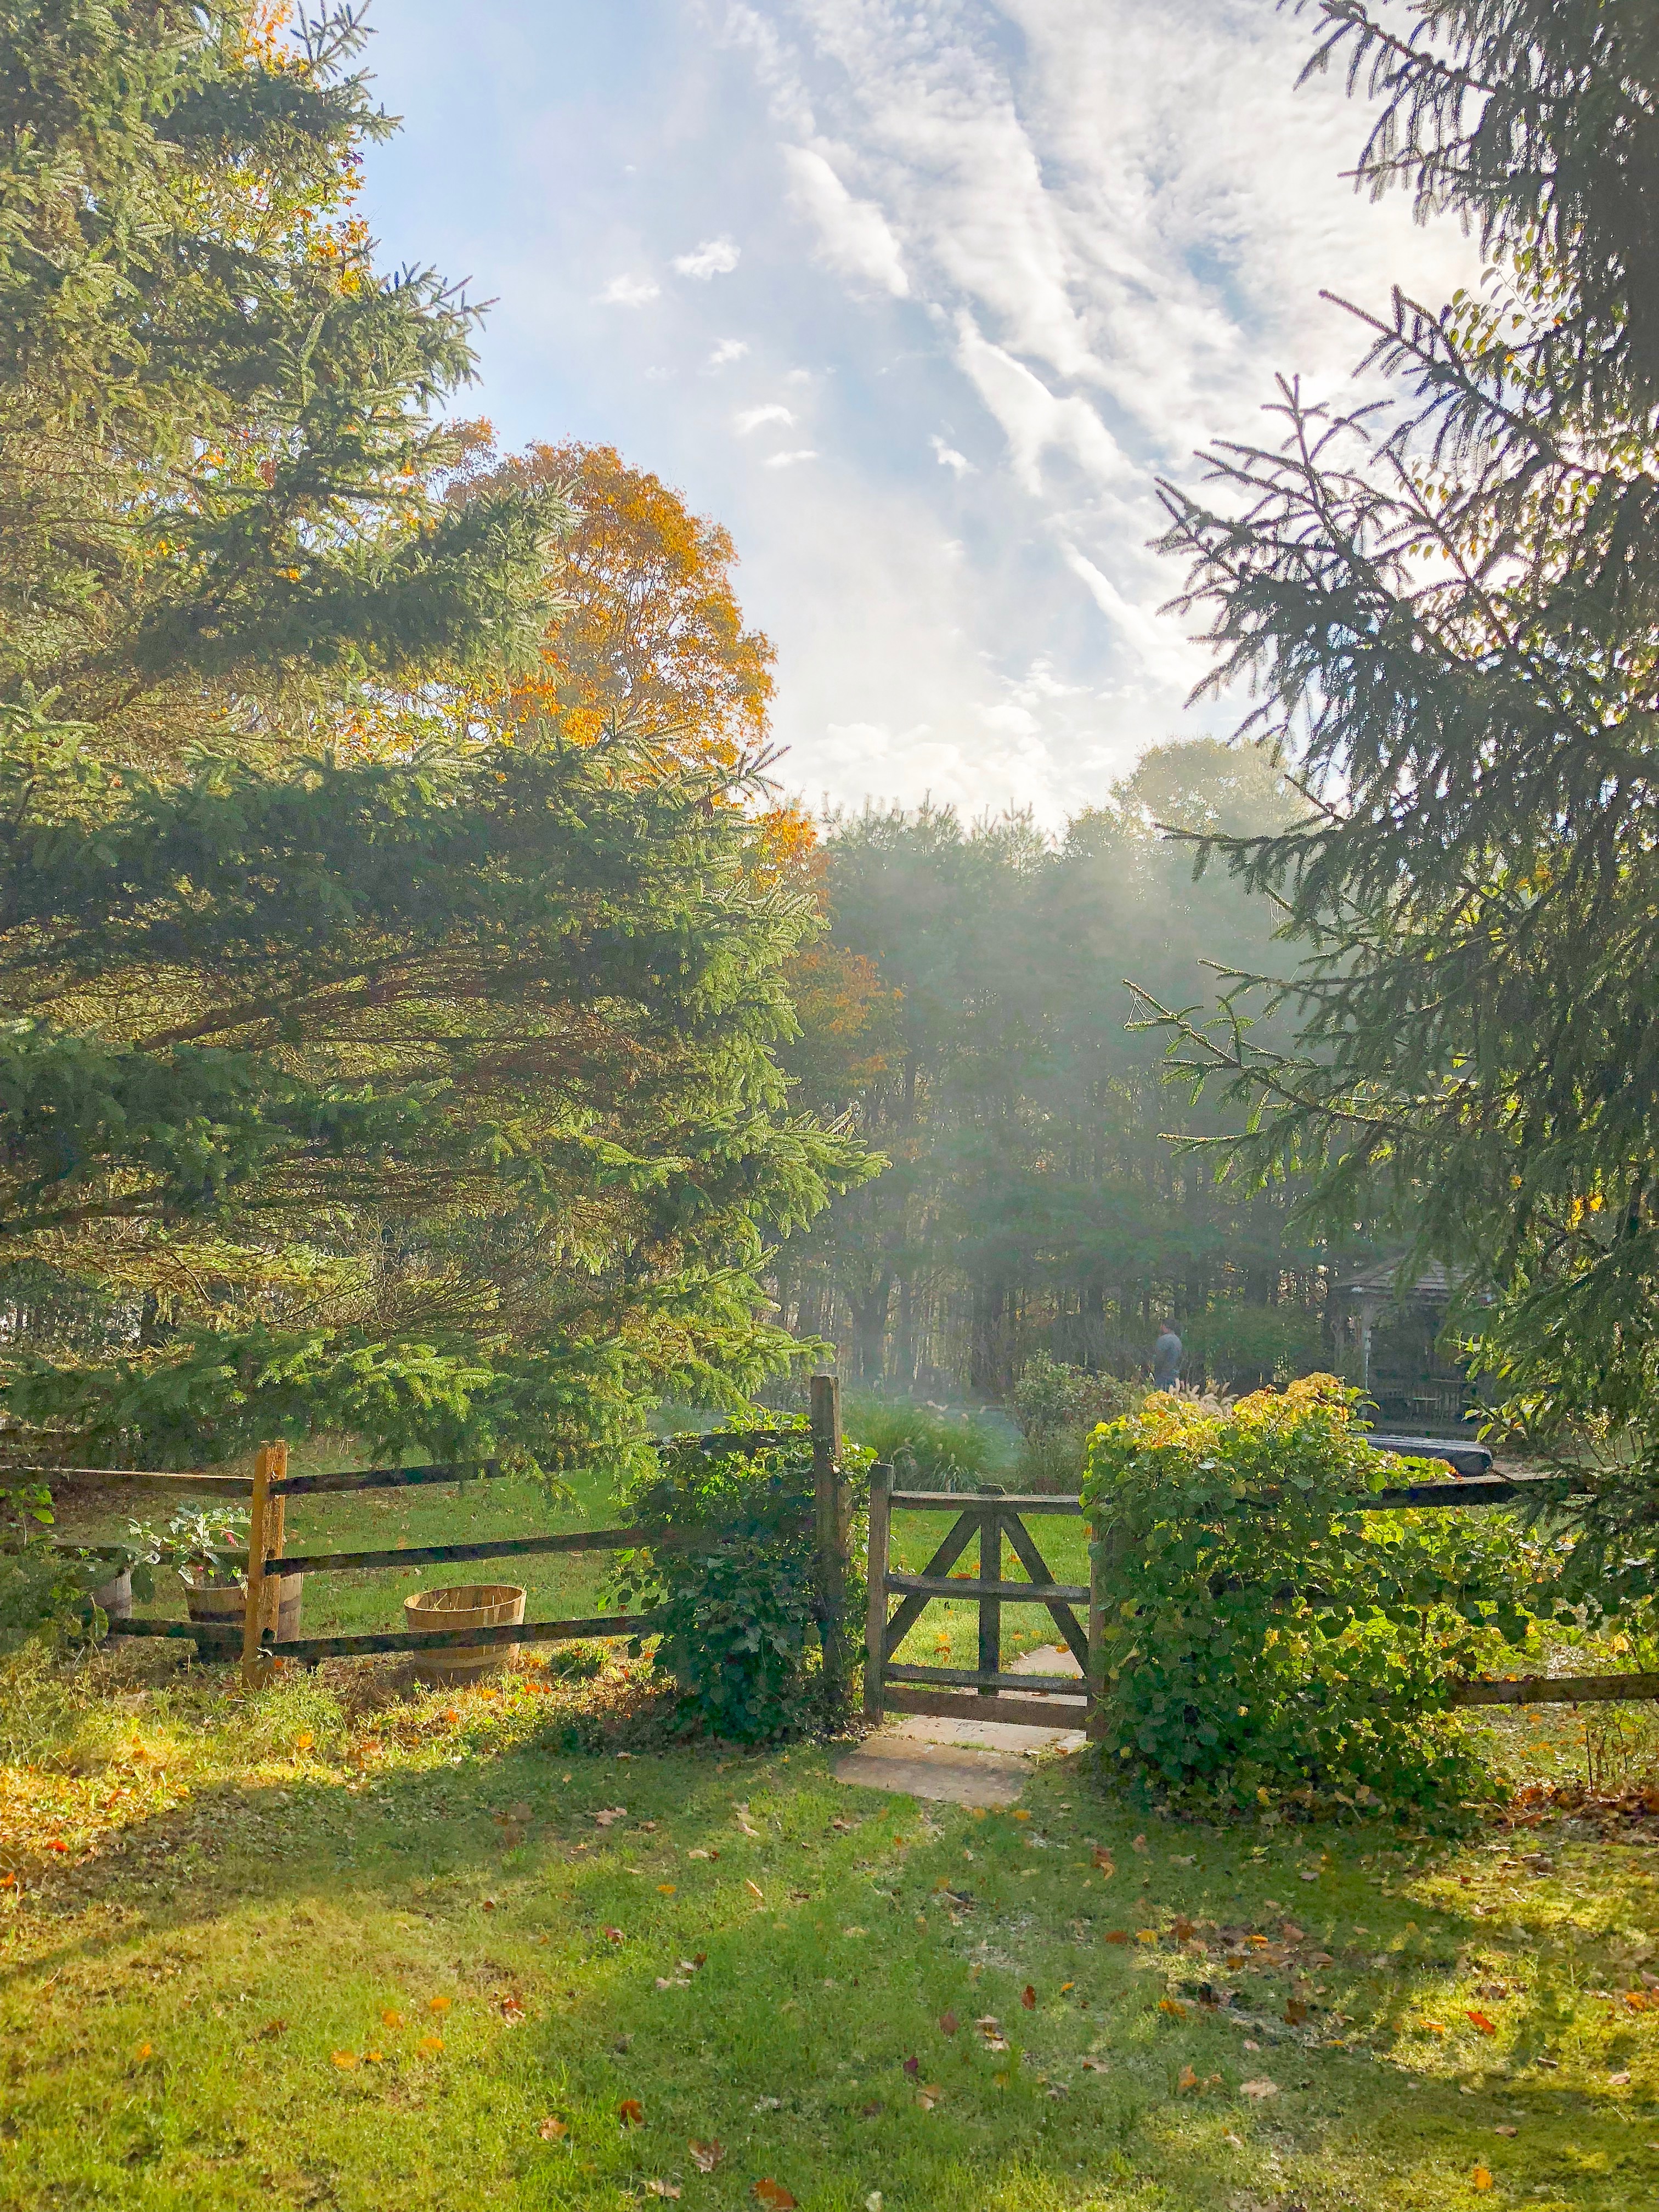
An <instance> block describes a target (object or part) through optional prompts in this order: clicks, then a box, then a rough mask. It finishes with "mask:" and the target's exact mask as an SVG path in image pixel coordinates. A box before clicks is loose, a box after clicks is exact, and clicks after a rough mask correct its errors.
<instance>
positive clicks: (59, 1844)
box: [46, 1836, 69, 1851]
mask: <svg viewBox="0 0 1659 2212" xmlns="http://www.w3.org/2000/svg"><path fill="white" fill-rule="evenodd" d="M46 1849H47V1850H49V1851H67V1850H68V1849H69V1845H68V1844H66V1843H65V1842H64V1839H63V1838H62V1837H61V1836H52V1837H51V1838H48V1840H47V1844H46Z"/></svg>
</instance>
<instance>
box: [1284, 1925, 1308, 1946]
mask: <svg viewBox="0 0 1659 2212" xmlns="http://www.w3.org/2000/svg"><path fill="white" fill-rule="evenodd" d="M1279 1933H1280V1935H1281V1936H1283V1937H1284V1938H1285V1942H1287V1943H1304V1942H1306V1941H1307V1935H1306V1931H1305V1930H1304V1929H1300V1928H1298V1927H1297V1924H1296V1923H1295V1921H1294V1920H1285V1921H1281V1922H1280V1923H1279Z"/></svg>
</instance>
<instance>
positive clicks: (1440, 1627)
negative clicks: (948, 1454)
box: [1083, 1376, 1659, 1810]
mask: <svg viewBox="0 0 1659 2212" xmlns="http://www.w3.org/2000/svg"><path fill="white" fill-rule="evenodd" d="M1356 1398H1357V1394H1356V1393H1353V1392H1351V1391H1349V1390H1347V1389H1345V1388H1344V1386H1343V1385H1341V1384H1340V1383H1337V1382H1336V1381H1335V1380H1334V1378H1333V1377H1331V1376H1309V1377H1307V1378H1306V1379H1305V1380H1304V1381H1303V1382H1300V1383H1292V1384H1291V1386H1290V1387H1289V1388H1288V1389H1286V1390H1285V1391H1284V1392H1283V1393H1278V1392H1273V1391H1259V1392H1257V1393H1255V1394H1254V1395H1252V1396H1250V1397H1249V1398H1245V1399H1243V1400H1241V1401H1239V1403H1238V1404H1237V1406H1236V1407H1232V1408H1231V1409H1230V1410H1229V1411H1227V1412H1225V1413H1222V1414H1220V1415H1206V1414H1204V1413H1200V1412H1199V1411H1198V1410H1197V1409H1196V1408H1195V1407H1194V1406H1193V1405H1192V1404H1191V1403H1190V1402H1189V1401H1182V1400H1178V1399H1176V1398H1174V1397H1171V1396H1165V1395H1158V1396H1154V1397H1152V1399H1149V1400H1148V1401H1147V1402H1146V1406H1145V1407H1143V1409H1142V1410H1141V1411H1140V1412H1139V1413H1137V1414H1135V1415H1132V1416H1130V1417H1127V1418H1126V1419H1122V1420H1119V1421H1115V1422H1112V1423H1110V1424H1109V1425H1105V1426H1104V1427H1103V1428H1101V1429H1098V1430H1097V1431H1096V1433H1095V1436H1094V1437H1093V1439H1092V1440H1091V1446H1090V1454H1089V1466H1088V1473H1087V1476H1086V1479H1085V1488H1084V1493H1083V1497H1084V1505H1085V1510H1086V1512H1087V1513H1088V1515H1089V1516H1090V1520H1091V1536H1092V1544H1091V1559H1092V1569H1091V1582H1092V1585H1093V1589H1094V1604H1093V1607H1092V1608H1091V1646H1092V1647H1093V1649H1094V1650H1096V1651H1097V1653H1098V1655H1099V1657H1098V1661H1097V1664H1098V1667H1099V1670H1100V1680H1099V1689H1098V1692H1097V1699H1096V1702H1095V1708H1094V1715H1093V1727H1092V1730H1091V1732H1092V1733H1093V1734H1094V1735H1095V1736H1096V1737H1097V1740H1098V1741H1100V1742H1101V1743H1102V1745H1103V1748H1104V1750H1105V1752H1106V1753H1107V1755H1108V1756H1109V1757H1110V1758H1112V1759H1115V1761H1117V1762H1118V1763H1120V1765H1121V1766H1122V1767H1123V1768H1125V1769H1126V1770H1133V1771H1134V1772H1135V1774H1136V1775H1137V1776H1138V1777H1139V1779H1140V1781H1141V1783H1142V1784H1143V1785H1144V1786H1148V1787H1151V1788H1152V1789H1154V1790H1168V1791H1170V1792H1174V1793H1177V1794H1181V1795H1184V1796H1189V1797H1191V1798H1194V1799H1195V1800H1197V1801H1199V1802H1213V1803H1216V1804H1220V1805H1229V1804H1230V1805H1233V1806H1243V1805H1246V1804H1249V1803H1252V1802H1257V1801H1259V1800H1261V1799H1265V1798H1267V1797H1268V1796H1272V1795H1273V1794H1275V1793H1278V1794H1283V1793H1285V1792H1289V1793H1291V1794H1297V1793H1300V1794H1302V1795H1304V1796H1313V1797H1328V1798H1333V1799H1335V1800H1338V1801H1340V1802H1351V1803H1356V1804H1361V1805H1364V1804H1367V1803H1374V1802H1379V1801H1380V1802H1393V1803H1412V1804H1415V1805H1417V1806H1418V1807H1419V1808H1423V1809H1425V1810H1432V1809H1434V1808H1437V1807H1443V1806H1444V1805H1446V1804H1447V1803H1454V1804H1455V1803H1462V1802H1468V1800H1470V1799H1471V1798H1474V1797H1479V1796H1489V1795H1490V1794H1492V1791H1493V1790H1494V1789H1495V1788H1496V1786H1497V1785H1496V1784H1495V1783H1494V1781H1493V1780H1492V1778H1491V1777H1490V1775H1489V1774H1487V1772H1486V1770H1485V1769H1484V1768H1483V1767H1482V1766H1481V1765H1480V1763H1479V1762H1478V1760H1477V1759H1475V1757H1474V1750H1473V1747H1472V1746H1471V1745H1470V1744H1469V1742H1468V1739H1467V1738H1466V1736H1465V1735H1463V1733H1462V1730H1461V1729H1458V1728H1457V1727H1456V1726H1455V1724H1454V1723H1452V1721H1451V1718H1450V1716H1451V1715H1452V1713H1453V1711H1455V1709H1456V1708H1457V1707H1460V1706H1466V1705H1498V1704H1531V1703H1541V1702H1545V1701H1559V1702H1571V1703H1577V1702H1581V1701H1586V1700H1589V1699H1598V1698H1604V1697H1652V1696H1655V1695H1659V1679H1656V1678H1655V1677H1653V1676H1650V1675H1630V1676H1624V1677H1620V1676H1613V1677H1606V1676H1577V1677H1565V1678H1552V1677H1547V1676H1534V1677H1531V1678H1529V1679H1525V1680H1515V1679H1510V1680H1492V1679H1489V1678H1485V1677H1486V1669H1488V1668H1492V1666H1493V1665H1494V1664H1495V1663H1497V1662H1499V1661H1500V1660H1501V1658H1502V1656H1503V1655H1504V1653H1505V1651H1506V1650H1511V1649H1513V1648H1514V1647H1516V1645H1518V1644H1522V1643H1523V1642H1524V1641H1525V1640H1526V1638H1528V1635H1529V1634H1530V1633H1531V1632H1532V1630H1533V1628H1534V1626H1535V1625H1537V1624H1538V1623H1540V1622H1542V1621H1547V1620H1554V1619H1559V1618H1563V1617H1564V1615H1563V1614H1562V1612H1561V1609H1560V1607H1559V1605H1558V1602H1557V1599H1556V1595H1555V1589H1554V1579H1553V1570H1552V1565H1551V1560H1550V1555H1549V1553H1548V1550H1547V1547H1546V1546H1545V1545H1544V1544H1542V1543H1541V1542H1539V1541H1534V1540H1533V1539H1532V1538H1530V1537H1528V1536H1527V1535H1525V1534H1522V1532H1520V1531H1518V1530H1517V1529H1516V1528H1515V1527H1514V1526H1513V1525H1512V1524H1510V1523H1507V1522H1498V1523H1497V1524H1485V1525H1483V1524H1482V1522H1480V1521H1474V1520H1470V1519H1468V1518H1466V1517H1465V1516H1462V1514H1460V1515H1458V1516H1456V1518H1455V1520H1453V1519H1449V1518H1448V1519H1442V1518H1441V1517H1440V1515H1439V1513H1438V1512H1437V1514H1436V1518H1435V1519H1434V1520H1433V1521H1429V1520H1427V1519H1425V1518H1424V1517H1422V1516H1421V1514H1420V1513H1419V1512H1418V1511H1413V1510H1401V1509H1411V1508H1429V1509H1442V1508H1444V1507H1446V1506H1448V1505H1457V1506H1463V1505H1469V1504H1478V1503H1484V1504H1506V1503H1510V1502H1512V1501H1514V1500H1515V1499H1516V1498H1521V1497H1524V1496H1525V1495H1527V1494H1528V1492H1542V1493H1544V1494H1546V1495H1547V1494H1550V1493H1558V1494H1559V1491H1560V1489H1561V1487H1562V1486H1561V1484H1560V1483H1559V1480H1553V1479H1549V1478H1546V1479H1544V1480H1542V1481H1541V1482H1539V1483H1536V1484H1533V1483H1526V1482H1518V1481H1515V1480H1504V1479H1499V1478H1490V1477H1488V1478H1477V1479H1474V1480H1466V1481H1451V1482H1447V1481H1444V1480H1424V1481H1418V1482H1408V1483H1407V1484H1404V1485H1401V1484H1400V1483H1399V1481H1398V1473H1399V1469H1400V1467H1401V1462H1400V1461H1399V1460H1398V1459H1390V1458H1389V1457H1386V1456H1385V1455H1383V1453H1381V1452H1379V1451H1377V1450H1376V1449H1373V1448H1372V1446H1371V1445H1370V1443H1369V1442H1368V1441H1367V1439H1366V1436H1365V1432H1364V1430H1363V1429H1361V1428H1360V1427H1359V1426H1358V1422H1357V1419H1356V1410H1355V1408H1356ZM1410 1464H1411V1463H1410V1462H1407V1467H1408V1468H1409V1466H1410ZM1425 1473H1426V1470H1425ZM1391 1475H1392V1476H1393V1477H1394V1480H1393V1481H1390V1476H1391Z"/></svg>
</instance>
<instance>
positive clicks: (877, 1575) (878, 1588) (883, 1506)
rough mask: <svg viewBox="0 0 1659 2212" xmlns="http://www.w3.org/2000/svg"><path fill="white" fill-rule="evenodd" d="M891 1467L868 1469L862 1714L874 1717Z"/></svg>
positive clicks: (882, 1639)
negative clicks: (867, 1583) (867, 1579)
mask: <svg viewBox="0 0 1659 2212" xmlns="http://www.w3.org/2000/svg"><path fill="white" fill-rule="evenodd" d="M892 1487H893V1470H892V1468H890V1467H885V1466H884V1465H882V1464H881V1462H879V1461H878V1462H877V1464H876V1465H875V1466H874V1467H872V1468H871V1470H870V1564H869V1575H870V1595H869V1601H868V1603H867V1605H866V1608H865V1615H864V1717H865V1718H866V1720H870V1721H878V1720H879V1719H880V1718H881V1717H882V1714H883V1713H884V1711H885V1710H886V1705H885V1702H884V1699H883V1697H882V1677H883V1675H884V1674H885V1672H886V1668H887V1545H888V1537H889V1534H890V1530H891V1528H892V1521H893V1508H892V1504H891V1502H890V1493H891V1491H892Z"/></svg>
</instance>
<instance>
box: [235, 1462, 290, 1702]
mask: <svg viewBox="0 0 1659 2212" xmlns="http://www.w3.org/2000/svg"><path fill="white" fill-rule="evenodd" d="M287 1473H288V1446H287V1445H286V1444H285V1443H275V1444H261V1445H260V1447H259V1449H258V1454H257V1455H256V1456H255V1458H254V1462H253V1496H252V1501H251V1504H250V1510H249V1516H248V1531H247V1599H246V1603H245V1604H244V1606H243V1607H242V1686H243V1688H244V1689H245V1690H257V1689H258V1686H259V1685H260V1684H261V1683H262V1682H263V1681H264V1679H265V1677H266V1675H267V1674H268V1673H269V1672H270V1668H269V1667H268V1666H267V1664H266V1662H265V1661H264V1658H263V1657H262V1656H261V1655H260V1650H259V1638H260V1634H261V1632H262V1631H263V1630H264V1625H265V1561H266V1559H268V1558H269V1557H270V1555H271V1553H272V1552H273V1550H274V1549H275V1545H274V1543H273V1538H274V1537H275V1535H276V1528H275V1527H274V1526H273V1522H275V1523H276V1524H277V1525H280V1523H281V1522H282V1520H283V1517H284V1516H283V1500H282V1499H281V1498H272V1497H271V1496H270V1485H271V1482H272V1480H278V1481H280V1480H281V1479H282V1477H283V1475H285V1474H287ZM281 1593H282V1583H281V1582H280V1581H273V1582H272V1583H271V1595H272V1597H273V1598H276V1599H279V1600H280V1596H281Z"/></svg>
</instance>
